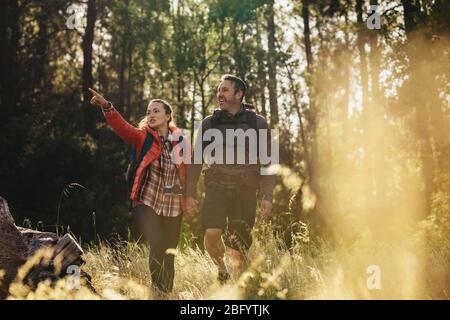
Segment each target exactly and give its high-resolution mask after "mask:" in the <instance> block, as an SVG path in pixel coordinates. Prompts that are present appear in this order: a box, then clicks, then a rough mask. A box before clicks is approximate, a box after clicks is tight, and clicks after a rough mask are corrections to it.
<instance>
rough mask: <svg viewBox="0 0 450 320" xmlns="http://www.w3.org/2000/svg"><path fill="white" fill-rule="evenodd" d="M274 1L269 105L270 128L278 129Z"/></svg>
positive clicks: (268, 17)
mask: <svg viewBox="0 0 450 320" xmlns="http://www.w3.org/2000/svg"><path fill="white" fill-rule="evenodd" d="M273 5H274V1H273V0H271V1H269V4H268V7H267V11H266V20H267V34H268V39H267V40H268V47H269V48H268V49H269V53H268V59H267V60H268V63H267V65H268V74H269V83H268V88H269V104H270V127H271V128H276V127H278V123H279V117H278V95H277V52H276V49H275V39H276V38H275V17H274V16H275V13H274V9H273Z"/></svg>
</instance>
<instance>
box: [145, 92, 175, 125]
mask: <svg viewBox="0 0 450 320" xmlns="http://www.w3.org/2000/svg"><path fill="white" fill-rule="evenodd" d="M152 102H159V103H161V104H162V105H163V107H164V110H165V111H166V114H169V115H170V119H169V120H168V121H167V125H169V124H170V123H171V122H172V106H171V105H170V104H169V103H168V102H167V101H166V100H163V99H152V100H150V102H149V103H148V105H150V104H152ZM147 125H148V119H147V115H146V116H145V117H144V118H142V120H141V121H139V125H138V127H139V128H144V127H146V126H147Z"/></svg>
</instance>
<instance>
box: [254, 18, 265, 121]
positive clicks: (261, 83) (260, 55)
mask: <svg viewBox="0 0 450 320" xmlns="http://www.w3.org/2000/svg"><path fill="white" fill-rule="evenodd" d="M259 19H260V18H259V17H256V47H257V52H256V60H257V63H258V81H257V82H258V94H259V101H260V110H261V114H262V116H263V117H264V118H265V117H267V111H266V92H265V91H266V83H267V80H266V71H265V65H264V59H265V58H266V54H265V52H264V48H263V46H262V43H261V30H260V26H259Z"/></svg>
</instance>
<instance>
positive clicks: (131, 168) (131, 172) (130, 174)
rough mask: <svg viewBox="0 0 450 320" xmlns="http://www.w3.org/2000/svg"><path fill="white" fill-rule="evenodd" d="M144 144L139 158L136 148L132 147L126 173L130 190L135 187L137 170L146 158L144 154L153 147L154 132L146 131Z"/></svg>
mask: <svg viewBox="0 0 450 320" xmlns="http://www.w3.org/2000/svg"><path fill="white" fill-rule="evenodd" d="M146 134H147V135H146V136H145V140H144V144H143V145H142V149H141V153H140V154H139V158H136V148H133V149H131V160H130V163H129V164H128V167H127V171H126V173H125V180H126V182H127V185H128V189H129V192H131V189H132V188H133V182H134V177H135V175H136V170H137V168H139V165H140V164H141V162H142V159H144V156H145V155H146V153H147V152H148V150H150V148H151V147H152V144H153V141H154V139H155V138H154V137H153V135H152V134H150V133H149V132H148V131H147V132H146Z"/></svg>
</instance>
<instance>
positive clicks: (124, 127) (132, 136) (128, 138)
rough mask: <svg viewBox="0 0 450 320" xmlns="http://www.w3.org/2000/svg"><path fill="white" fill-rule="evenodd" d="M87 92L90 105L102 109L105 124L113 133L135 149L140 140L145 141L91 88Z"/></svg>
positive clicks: (139, 131) (142, 136) (140, 134)
mask: <svg viewBox="0 0 450 320" xmlns="http://www.w3.org/2000/svg"><path fill="white" fill-rule="evenodd" d="M89 91H90V92H91V93H92V99H91V104H92V105H93V106H97V107H100V108H102V111H103V114H104V115H105V119H106V122H108V124H109V125H110V126H111V128H112V129H113V130H114V132H115V133H116V134H117V135H118V136H119V137H120V138H122V140H124V141H125V142H127V143H129V144H131V145H132V146H133V147H135V148H137V147H138V146H139V145H140V144H142V142H143V141H142V140H143V139H145V134H143V131H142V130H139V129H138V128H136V127H134V126H132V125H131V124H129V123H128V122H127V121H126V120H125V119H124V118H123V117H122V115H121V114H120V113H119V112H118V111H117V110H116V109H115V108H114V106H113V105H112V104H111V103H110V102H109V101H108V100H106V99H105V98H104V97H103V96H102V95H101V94H99V93H98V92H96V91H95V90H93V89H91V88H89Z"/></svg>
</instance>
